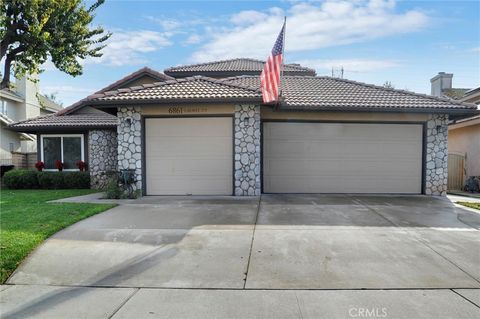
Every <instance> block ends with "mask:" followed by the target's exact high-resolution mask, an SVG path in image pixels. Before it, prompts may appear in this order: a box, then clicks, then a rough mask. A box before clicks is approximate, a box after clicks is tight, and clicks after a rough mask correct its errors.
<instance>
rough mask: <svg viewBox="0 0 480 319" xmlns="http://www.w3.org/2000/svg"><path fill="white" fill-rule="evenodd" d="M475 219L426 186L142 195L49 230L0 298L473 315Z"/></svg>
mask: <svg viewBox="0 0 480 319" xmlns="http://www.w3.org/2000/svg"><path fill="white" fill-rule="evenodd" d="M479 228H480V215H479V214H477V213H474V212H471V211H469V210H464V209H461V208H458V207H455V206H454V205H453V204H452V203H451V202H450V201H448V200H447V199H439V198H431V197H425V196H393V197H392V196H348V195H281V196H280V195H263V196H262V197H261V198H232V197H224V198H211V197H210V198H198V197H195V198H182V197H145V198H142V199H140V200H135V201H124V202H123V204H122V205H120V206H118V207H116V208H114V209H111V210H109V211H107V212H105V213H103V214H100V215H97V216H94V217H91V218H89V219H87V220H84V221H82V222H80V223H77V224H75V225H73V226H71V227H69V228H68V229H65V230H64V231H61V232H59V233H57V234H56V235H55V236H53V237H51V238H50V239H49V240H47V241H46V242H45V243H44V244H43V245H42V246H41V247H39V248H38V249H37V250H36V251H35V252H34V253H33V254H32V255H31V256H30V257H29V258H28V259H27V260H26V261H25V262H24V263H23V264H22V265H21V266H20V267H19V268H18V270H17V271H16V272H15V274H14V275H13V276H12V277H11V278H10V279H9V281H8V284H9V285H12V286H4V287H2V289H5V290H3V291H2V292H0V296H1V298H0V302H1V304H0V305H1V308H3V309H5V310H4V311H3V314H4V316H5V317H25V316H28V315H30V314H35V316H40V317H41V316H42V315H45V317H50V318H51V317H55V315H56V314H59V313H60V314H62V311H67V310H68V309H70V310H72V308H71V307H72V306H71V304H75V305H81V304H82V303H87V304H98V305H97V306H96V307H93V308H92V307H86V308H83V307H82V308H81V309H82V311H87V313H86V314H85V316H86V317H99V318H103V317H111V316H112V315H113V317H114V318H117V317H118V318H128V317H142V318H143V317H158V318H163V317H165V318H168V317H172V316H173V317H182V318H190V317H191V318H195V317H204V316H210V317H219V318H221V317H232V318H235V317H239V318H245V317H268V316H271V317H272V318H279V317H283V318H291V317H304V318H306V317H311V318H349V317H355V316H354V315H355V314H356V315H357V317H360V316H359V315H358V314H359V311H360V312H361V313H363V312H365V311H372V310H371V309H373V308H375V309H374V310H375V311H377V317H379V315H380V314H381V313H379V312H381V311H382V310H384V311H386V312H387V314H388V315H389V316H388V317H389V318H390V317H391V318H404V317H405V318H407V317H416V318H438V317H442V318H443V317H448V315H449V314H451V317H452V318H477V317H478V316H479V315H480V309H479V306H480V290H478V289H479V288H480V249H479V248H480V236H479V231H478V229H479ZM24 285H25V286H24ZM32 285H35V286H32ZM364 289H368V290H364ZM32 291H33V292H32ZM108 291H110V292H112V293H115V294H117V295H118V296H117V297H95V296H96V295H99V296H102V294H103V295H106V296H111V295H109V294H108V293H107V292H108ZM102 298H104V299H105V298H107V299H106V300H107V301H106V302H100V300H103V299H102ZM108 298H110V299H111V300H110V299H108ZM15 300H16V302H15ZM109 300H110V301H109ZM69 304H70V306H69ZM74 308H75V307H74ZM77 308H79V307H77ZM383 308H386V309H383ZM352 309H353V310H352ZM362 309H363V310H362ZM365 309H367V310H365ZM459 310H461V311H460V312H459ZM55 311H56V312H55ZM78 311H80V309H78ZM76 313H82V312H81V311H80V312H76ZM60 317H61V316H60ZM73 317H75V316H73ZM383 317H385V316H383Z"/></svg>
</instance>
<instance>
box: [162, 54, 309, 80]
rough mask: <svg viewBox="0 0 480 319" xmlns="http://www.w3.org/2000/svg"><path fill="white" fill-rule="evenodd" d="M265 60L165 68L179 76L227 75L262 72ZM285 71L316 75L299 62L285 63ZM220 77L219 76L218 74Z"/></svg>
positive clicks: (230, 61)
mask: <svg viewBox="0 0 480 319" xmlns="http://www.w3.org/2000/svg"><path fill="white" fill-rule="evenodd" d="M264 63H265V61H261V60H255V59H249V58H239V59H231V60H222V61H214V62H208V63H199V64H191V65H182V66H175V67H171V68H168V69H165V70H164V72H165V74H167V75H170V76H174V77H179V76H188V75H195V74H199V75H210V74H209V73H216V74H218V75H221V74H220V73H225V76H224V77H226V76H232V75H243V74H252V75H253V74H258V75H259V74H260V72H261V71H262V70H263V65H264ZM283 71H284V73H285V74H287V75H311V76H313V75H315V70H313V69H309V68H306V67H303V66H301V65H299V64H285V65H284V67H283ZM217 77H218V76H217Z"/></svg>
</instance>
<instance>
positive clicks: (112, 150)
mask: <svg viewBox="0 0 480 319" xmlns="http://www.w3.org/2000/svg"><path fill="white" fill-rule="evenodd" d="M88 165H89V171H90V186H91V187H92V188H95V189H104V188H105V186H106V185H107V183H108V173H109V172H112V171H116V170H117V132H115V131H113V130H92V131H89V132H88Z"/></svg>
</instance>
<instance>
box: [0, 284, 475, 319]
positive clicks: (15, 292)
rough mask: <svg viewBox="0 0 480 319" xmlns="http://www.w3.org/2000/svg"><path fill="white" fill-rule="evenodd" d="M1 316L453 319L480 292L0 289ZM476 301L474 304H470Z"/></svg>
mask: <svg viewBox="0 0 480 319" xmlns="http://www.w3.org/2000/svg"><path fill="white" fill-rule="evenodd" d="M1 290H2V291H1V292H0V296H1V299H0V300H1V303H0V305H1V308H0V309H1V311H2V318H27V317H34V318H49V319H51V318H114V319H120V318H182V319H188V318H229V319H235V318H262V319H263V318H304V319H306V318H312V319H313V318H325V319H335V318H359V317H360V318H362V317H368V318H416V319H422V318H432V319H433V318H457V319H476V318H478V317H479V315H480V309H479V307H478V306H477V305H480V293H479V292H480V290H478V289H477V290H475V289H429V290H420V289H415V290H237V289H224V290H218V289H148V288H145V289H143V288H142V289H137V288H91V287H59V286H22V285H17V286H1ZM475 304H476V305H475Z"/></svg>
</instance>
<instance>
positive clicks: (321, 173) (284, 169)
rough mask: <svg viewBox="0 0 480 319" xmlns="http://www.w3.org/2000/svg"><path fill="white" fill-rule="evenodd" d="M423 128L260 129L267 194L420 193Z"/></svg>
mask: <svg viewBox="0 0 480 319" xmlns="http://www.w3.org/2000/svg"><path fill="white" fill-rule="evenodd" d="M422 130H423V129H422V125H420V124H363V123H362V124H357V123H355V124H353V123H346V124H345V123H286V122H283V123H282V122H277V123H275V122H267V123H264V126H263V135H264V150H263V156H264V157H263V163H264V164H263V167H264V172H263V182H264V184H263V187H264V189H263V190H264V192H265V193H415V194H419V193H421V185H422V149H423V147H422V135H423V134H422Z"/></svg>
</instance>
